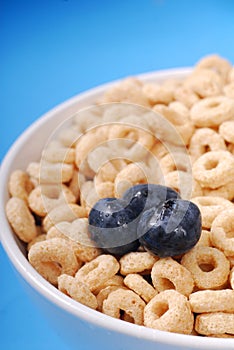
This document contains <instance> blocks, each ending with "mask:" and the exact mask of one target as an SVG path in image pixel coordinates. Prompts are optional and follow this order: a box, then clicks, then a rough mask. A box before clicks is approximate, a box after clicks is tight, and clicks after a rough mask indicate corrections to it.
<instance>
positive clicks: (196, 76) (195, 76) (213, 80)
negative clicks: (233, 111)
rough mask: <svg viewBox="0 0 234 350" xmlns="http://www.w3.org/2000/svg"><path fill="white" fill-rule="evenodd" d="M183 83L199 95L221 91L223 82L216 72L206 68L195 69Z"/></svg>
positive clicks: (216, 93)
mask: <svg viewBox="0 0 234 350" xmlns="http://www.w3.org/2000/svg"><path fill="white" fill-rule="evenodd" d="M185 85H186V86H188V87H189V88H191V89H192V90H193V91H194V92H195V93H196V94H197V95H198V96H199V97H201V98H204V97H209V96H217V95H220V94H221V93H222V87H223V82H222V78H221V77H220V75H219V74H218V73H216V72H215V71H212V70H210V69H206V68H200V69H195V70H194V72H193V73H192V74H191V75H190V76H189V77H188V78H187V79H185Z"/></svg>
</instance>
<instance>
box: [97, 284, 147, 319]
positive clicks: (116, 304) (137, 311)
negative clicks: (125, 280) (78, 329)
mask: <svg viewBox="0 0 234 350" xmlns="http://www.w3.org/2000/svg"><path fill="white" fill-rule="evenodd" d="M144 307H145V303H144V301H143V300H142V299H141V298H140V297H139V295H137V294H136V293H134V292H133V291H132V290H125V289H117V290H115V291H113V292H111V293H110V294H109V295H108V297H107V299H106V300H104V302H103V307H102V311H103V313H104V314H106V315H109V316H112V317H115V318H121V314H120V310H122V311H124V312H125V313H126V314H127V315H128V316H130V317H129V318H130V319H131V320H132V322H133V323H135V324H138V325H143V313H144Z"/></svg>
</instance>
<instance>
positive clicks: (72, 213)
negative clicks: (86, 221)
mask: <svg viewBox="0 0 234 350" xmlns="http://www.w3.org/2000/svg"><path fill="white" fill-rule="evenodd" d="M86 216H87V211H86V209H85V208H83V207H81V206H80V205H77V204H62V205H59V206H58V207H55V208H54V209H52V210H51V211H50V212H49V213H48V214H47V215H46V216H45V217H44V219H43V229H44V231H46V232H48V231H49V229H50V228H51V227H52V226H54V225H56V224H58V223H59V222H62V221H67V222H72V221H74V220H76V219H78V218H84V217H86Z"/></svg>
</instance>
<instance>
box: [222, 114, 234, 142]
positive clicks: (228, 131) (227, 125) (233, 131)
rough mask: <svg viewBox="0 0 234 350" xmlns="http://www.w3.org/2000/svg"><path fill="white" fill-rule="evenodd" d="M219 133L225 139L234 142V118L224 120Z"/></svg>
mask: <svg viewBox="0 0 234 350" xmlns="http://www.w3.org/2000/svg"><path fill="white" fill-rule="evenodd" d="M219 133H220V135H222V137H223V138H224V140H225V141H227V142H230V143H234V120H229V121H226V122H223V123H222V124H221V125H220V127H219Z"/></svg>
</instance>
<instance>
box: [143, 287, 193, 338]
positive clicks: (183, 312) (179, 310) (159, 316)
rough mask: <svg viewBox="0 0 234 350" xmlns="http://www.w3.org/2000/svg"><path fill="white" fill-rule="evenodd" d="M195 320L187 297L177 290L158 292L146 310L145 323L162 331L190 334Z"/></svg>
mask: <svg viewBox="0 0 234 350" xmlns="http://www.w3.org/2000/svg"><path fill="white" fill-rule="evenodd" d="M193 322H194V318H193V314H192V312H191V310H190V305H189V302H188V300H187V298H186V297H185V296H184V295H182V294H180V293H179V292H177V291H176V290H165V291H163V292H161V293H159V294H157V295H156V296H155V297H154V298H153V299H151V300H150V302H149V303H148V304H147V305H146V307H145V310H144V325H145V326H146V327H150V328H154V329H159V330H162V331H168V332H174V333H182V334H190V333H191V332H192V330H193Z"/></svg>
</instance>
